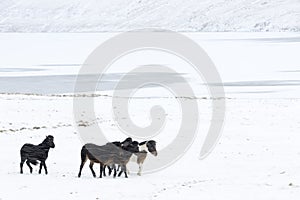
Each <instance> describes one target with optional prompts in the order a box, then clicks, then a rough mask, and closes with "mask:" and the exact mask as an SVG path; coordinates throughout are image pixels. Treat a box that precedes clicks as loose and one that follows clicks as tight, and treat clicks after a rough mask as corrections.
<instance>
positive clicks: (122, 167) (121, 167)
mask: <svg viewBox="0 0 300 200" xmlns="http://www.w3.org/2000/svg"><path fill="white" fill-rule="evenodd" d="M120 169H121V171H120V172H119V174H118V177H120V176H121V175H122V173H123V172H124V165H121V166H120ZM124 173H125V172H124ZM126 174H127V173H126Z"/></svg>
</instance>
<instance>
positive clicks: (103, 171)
mask: <svg viewBox="0 0 300 200" xmlns="http://www.w3.org/2000/svg"><path fill="white" fill-rule="evenodd" d="M106 167H108V170H109V166H107V165H103V170H102V173H103V176H106V173H105V169H106Z"/></svg>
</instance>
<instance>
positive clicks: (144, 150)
mask: <svg viewBox="0 0 300 200" xmlns="http://www.w3.org/2000/svg"><path fill="white" fill-rule="evenodd" d="M134 142H136V141H134ZM134 142H133V143H134ZM148 153H151V154H152V155H154V156H157V150H156V142H155V141H154V140H149V141H144V142H141V143H139V152H137V153H133V155H132V156H131V158H130V161H131V162H135V163H137V164H138V165H139V171H138V173H137V174H138V175H139V176H141V175H142V170H143V164H144V161H145V160H146V158H147V154H148Z"/></svg>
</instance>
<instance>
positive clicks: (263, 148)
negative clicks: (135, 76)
mask: <svg viewBox="0 0 300 200" xmlns="http://www.w3.org/2000/svg"><path fill="white" fill-rule="evenodd" d="M187 35H188V36H189V37H191V38H192V39H194V40H195V41H197V42H198V43H199V44H200V45H201V46H202V47H203V48H204V49H205V50H206V51H207V53H208V55H209V56H210V57H211V58H212V60H213V61H214V63H215V64H216V67H217V69H218V70H219V72H220V75H221V77H222V79H223V81H224V84H225V91H226V120H225V124H224V128H223V132H222V137H221V140H220V141H219V143H218V145H217V146H216V148H215V149H214V151H213V152H212V154H211V155H210V156H208V157H207V158H206V159H204V160H199V159H198V157H199V153H200V149H201V145H202V143H203V138H204V136H205V134H206V131H207V128H208V126H209V124H210V116H211V101H212V100H211V99H209V98H203V97H208V96H209V95H208V94H207V92H206V91H205V90H202V88H205V87H204V86H203V85H201V84H202V82H203V81H201V80H197V79H195V77H194V76H193V74H187V75H186V76H187V78H188V80H189V83H190V84H191V85H192V86H193V87H194V88H195V90H196V94H197V97H198V98H190V99H187V100H186V101H197V103H198V105H199V110H200V127H199V130H198V134H197V138H196V139H195V141H194V143H193V145H192V147H191V148H190V149H189V150H188V152H186V154H184V156H183V157H182V158H181V159H180V160H179V161H177V162H176V163H175V164H173V165H171V166H169V167H167V168H164V169H163V170H161V171H159V172H156V173H149V174H144V175H143V176H141V177H139V176H137V175H136V174H135V173H134V172H135V171H136V168H137V166H135V165H133V164H131V165H130V166H129V168H130V171H132V173H131V174H130V176H129V178H128V179H125V178H116V179H113V178H112V177H106V178H103V179H98V178H97V179H94V178H92V174H91V172H90V171H89V168H88V165H87V164H86V166H85V167H84V170H83V173H82V177H81V178H80V179H79V178H77V173H78V170H79V165H80V150H81V146H82V143H81V140H80V136H79V133H78V130H77V129H76V124H77V125H78V124H80V123H81V122H78V121H74V118H73V104H72V103H73V96H72V94H71V93H72V88H73V84H74V82H73V81H72V80H73V79H72V77H73V76H75V75H76V73H78V70H79V68H80V65H81V64H82V63H83V62H84V59H85V58H86V57H87V55H88V54H89V53H90V52H91V51H92V50H93V49H94V48H95V47H96V46H98V45H99V44H101V42H103V41H104V40H105V39H107V38H109V37H111V36H112V34H0V43H1V44H2V45H1V46H0V55H1V61H0V82H1V84H0V93H1V94H0V108H1V109H0V110H1V112H0V152H1V155H0V158H1V161H2V162H1V166H0V177H1V179H0V188H1V190H0V199H3V200H6V199H20V198H23V199H29V198H42V199H130V200H132V199H139V200H140V199H155V200H156V199H157V200H158V199H241V198H242V199H249V200H250V199H251V200H252V199H262V200H265V199H272V200H273V199H295V200H296V199H299V197H300V181H299V180H300V172H299V170H298V169H299V168H300V164H299V163H300V151H299V141H300V135H299V130H300V120H299V118H297V116H298V115H299V113H300V91H299V85H300V83H299V73H300V62H299V58H298V52H299V51H300V39H299V38H300V37H299V34H297V33H266V34H257V33H255V34H246V33H243V34H237V33H220V34H208V33H207V34H199V33H198V34H187ZM29 46H30V48H28V47H29ZM139 58H140V57H139ZM130 59H131V60H130ZM140 60H143V59H140ZM140 60H139V59H137V60H133V59H132V58H129V61H130V63H129V64H131V65H139V64H141V62H140ZM158 61H159V59H158ZM172 61H173V59H171V60H165V63H163V64H167V65H169V66H174V67H175V68H180V66H178V63H179V62H177V61H176V62H175V61H174V63H173V62H172ZM127 62H128V60H124V61H122V60H121V61H120V63H116V65H115V67H116V68H118V66H120V65H122V66H123V64H126V63H127ZM176 63H177V65H176ZM121 69H122V70H124V69H126V68H121ZM122 70H121V71H122ZM181 70H182V71H185V69H181ZM68 77H71V78H70V79H69V78H68ZM107 78H110V76H109V75H108V77H107ZM114 78H116V77H114ZM117 78H119V77H118V76H117ZM149 90H150V92H149ZM16 93H26V94H16ZM161 93H162V91H161V90H158V89H156V88H146V89H144V91H141V92H140V93H137V94H136V95H138V96H139V97H147V98H135V99H134V98H133V99H132V100H131V103H132V104H133V106H130V114H131V117H132V120H133V121H134V122H136V123H137V124H139V125H145V124H148V123H149V117H148V113H149V110H150V108H151V106H152V105H153V104H156V103H159V105H162V106H163V107H164V108H165V110H166V112H167V118H166V126H165V127H164V130H163V131H162V132H161V134H160V135H158V136H156V137H155V139H156V140H157V141H158V152H159V150H160V149H162V148H164V147H165V145H166V144H167V143H169V142H170V140H171V139H172V138H174V137H175V136H176V133H177V131H178V130H177V129H178V124H179V123H180V120H181V115H180V109H179V108H178V102H177V101H176V97H170V98H161V97H162V96H171V95H172V94H170V93H167V92H165V93H163V95H161ZM97 94H99V96H97V97H95V102H96V104H95V105H96V106H95V110H96V118H95V119H91V120H90V121H89V122H88V123H86V124H85V125H88V126H94V125H95V124H98V125H99V126H100V127H101V128H102V129H103V130H104V133H105V134H106V136H107V137H108V138H109V139H111V140H115V139H119V140H121V139H124V138H125V137H126V136H125V135H124V134H122V133H121V132H120V130H119V129H118V126H117V124H116V122H115V121H114V118H113V116H112V113H111V111H112V109H113V108H112V107H111V100H112V99H111V97H110V96H101V94H111V91H110V90H109V89H107V90H100V89H99V91H98V92H97ZM149 94H150V97H152V98H148V97H149ZM49 134H51V135H54V137H55V143H56V148H55V149H53V150H51V151H50V154H49V158H48V160H47V165H48V171H49V175H38V174H37V168H35V170H34V174H32V175H31V174H29V171H28V169H27V166H24V171H25V174H23V175H20V174H19V162H20V158H19V149H20V147H21V146H22V145H23V144H24V143H27V142H30V143H34V144H38V143H39V142H41V141H42V140H43V139H44V137H45V136H46V135H49ZM155 159H160V157H159V156H158V157H157V158H154V159H151V160H152V162H153V160H154V161H155ZM148 161H149V160H148ZM95 169H96V172H97V174H98V175H99V166H95Z"/></svg>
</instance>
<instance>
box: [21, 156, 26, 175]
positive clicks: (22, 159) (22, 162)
mask: <svg viewBox="0 0 300 200" xmlns="http://www.w3.org/2000/svg"><path fill="white" fill-rule="evenodd" d="M25 160H26V158H21V163H20V173H21V174H23V164H24V162H25Z"/></svg>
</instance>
